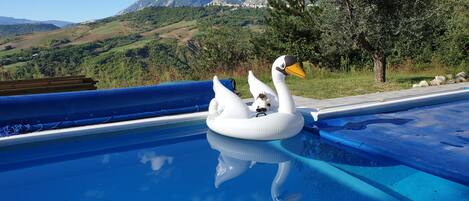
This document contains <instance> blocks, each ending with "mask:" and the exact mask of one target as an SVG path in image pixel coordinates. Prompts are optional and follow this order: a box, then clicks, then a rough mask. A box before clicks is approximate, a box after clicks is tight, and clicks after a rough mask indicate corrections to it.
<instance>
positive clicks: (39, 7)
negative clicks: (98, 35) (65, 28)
mask: <svg viewBox="0 0 469 201" xmlns="http://www.w3.org/2000/svg"><path fill="white" fill-rule="evenodd" d="M136 1H137V0H0V16H6V17H14V18H26V19H31V20H65V21H71V22H82V21H87V20H93V19H100V18H104V17H109V16H112V15H114V14H116V13H117V12H119V11H120V10H122V9H124V8H126V7H128V6H129V5H131V4H132V3H134V2H136Z"/></svg>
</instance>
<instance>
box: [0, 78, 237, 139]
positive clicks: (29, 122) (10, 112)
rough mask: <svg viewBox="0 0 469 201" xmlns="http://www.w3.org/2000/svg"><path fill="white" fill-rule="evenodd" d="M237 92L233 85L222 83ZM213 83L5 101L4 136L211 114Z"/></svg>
mask: <svg viewBox="0 0 469 201" xmlns="http://www.w3.org/2000/svg"><path fill="white" fill-rule="evenodd" d="M221 82H222V84H223V85H224V86H226V87H227V88H228V89H230V90H233V91H234V89H235V84H234V82H233V81H232V80H221ZM212 85H213V84H212V81H194V82H192V81H191V82H183V83H171V84H165V85H157V86H147V87H132V88H120V89H109V90H98V91H82V92H66V93H51V94H35V95H22V96H4V97H0V137H5V136H11V135H17V134H21V133H29V132H35V131H44V130H51V129H59V128H70V127H79V126H86V125H95V124H102V123H110V122H121V121H127V120H135V119H142V118H151V117H158V116H165V115H174V114H183V113H193V112H200V111H206V110H207V108H208V104H209V102H210V100H211V99H212V98H213V97H214V92H213V90H212Z"/></svg>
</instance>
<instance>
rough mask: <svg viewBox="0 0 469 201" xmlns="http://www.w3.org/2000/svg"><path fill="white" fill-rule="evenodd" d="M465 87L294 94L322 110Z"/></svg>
mask: <svg viewBox="0 0 469 201" xmlns="http://www.w3.org/2000/svg"><path fill="white" fill-rule="evenodd" d="M464 87H469V82H464V83H458V84H448V85H440V86H431V87H418V88H411V89H404V90H400V91H388V92H378V93H372V94H364V95H358V96H348V97H342V98H333V99H323V100H318V99H312V98H305V97H301V96H294V99H295V102H296V105H297V106H298V107H304V108H311V109H317V110H321V109H326V108H337V107H344V106H350V105H360V104H370V103H378V102H383V101H389V100H397V99H402V98H410V97H416V96H424V95H430V94H438V93H444V92H452V91H458V90H462V89H464Z"/></svg>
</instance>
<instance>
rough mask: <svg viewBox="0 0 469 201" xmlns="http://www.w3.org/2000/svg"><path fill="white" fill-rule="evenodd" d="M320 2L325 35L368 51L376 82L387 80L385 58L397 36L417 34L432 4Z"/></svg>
mask: <svg viewBox="0 0 469 201" xmlns="http://www.w3.org/2000/svg"><path fill="white" fill-rule="evenodd" d="M320 4H321V5H322V7H323V8H324V9H323V11H324V12H323V16H324V19H326V20H323V21H322V23H323V24H322V25H323V26H322V27H323V28H324V32H325V33H326V35H330V36H334V37H336V38H339V39H340V40H342V41H345V42H344V44H345V45H352V48H359V49H361V50H363V51H365V52H366V53H367V54H369V55H370V57H371V58H372V59H373V70H374V72H375V81H376V82H385V81H386V58H387V57H388V56H389V54H390V53H391V50H392V48H393V47H394V46H395V45H396V43H397V42H398V41H399V40H406V39H410V38H415V36H417V35H420V34H421V33H422V29H424V28H425V26H424V25H425V23H426V22H427V20H428V19H430V18H432V17H433V13H432V12H429V11H430V10H431V9H432V8H433V7H434V6H433V2H432V0H329V1H321V3H320ZM417 38H419V37H417Z"/></svg>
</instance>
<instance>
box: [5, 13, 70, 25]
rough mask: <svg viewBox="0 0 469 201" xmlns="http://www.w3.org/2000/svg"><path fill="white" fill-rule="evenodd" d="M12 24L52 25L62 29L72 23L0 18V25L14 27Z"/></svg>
mask: <svg viewBox="0 0 469 201" xmlns="http://www.w3.org/2000/svg"><path fill="white" fill-rule="evenodd" d="M14 24H53V25H55V26H58V27H64V26H67V25H70V24H73V22H67V21H59V20H47V21H36V20H28V19H17V18H13V17H2V16H0V25H14Z"/></svg>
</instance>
